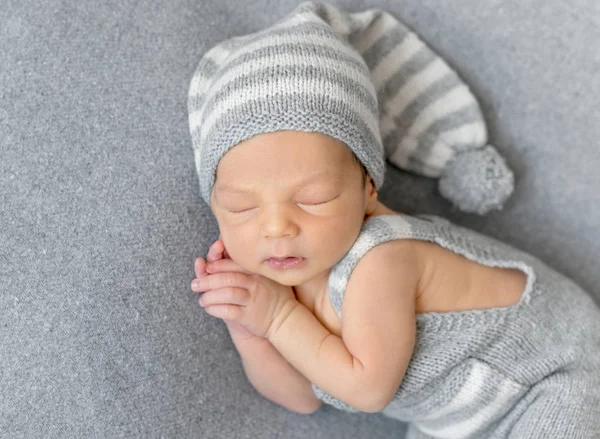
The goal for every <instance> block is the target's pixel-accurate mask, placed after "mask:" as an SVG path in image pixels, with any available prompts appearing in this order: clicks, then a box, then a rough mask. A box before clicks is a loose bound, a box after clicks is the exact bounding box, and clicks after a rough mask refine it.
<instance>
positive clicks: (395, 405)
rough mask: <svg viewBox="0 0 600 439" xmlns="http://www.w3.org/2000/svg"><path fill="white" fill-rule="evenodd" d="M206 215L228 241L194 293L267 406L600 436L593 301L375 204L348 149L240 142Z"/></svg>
mask: <svg viewBox="0 0 600 439" xmlns="http://www.w3.org/2000/svg"><path fill="white" fill-rule="evenodd" d="M210 205H211V209H212V211H213V213H214V215H215V217H216V218H217V221H218V224H219V229H220V231H221V239H220V240H219V241H217V242H216V243H215V244H214V245H213V246H212V247H211V249H210V251H209V255H208V264H206V263H205V261H204V259H202V258H199V259H198V260H197V261H196V275H197V279H195V280H194V283H193V285H192V289H193V290H194V291H196V292H204V293H203V294H202V296H201V297H200V304H201V306H202V307H204V309H205V310H206V312H207V313H209V314H211V315H213V316H215V317H220V318H222V319H224V320H225V322H226V323H227V325H228V328H229V330H230V333H231V336H232V339H233V341H234V343H235V345H236V347H237V349H238V350H239V352H240V354H241V356H242V360H243V364H244V369H245V371H246V373H247V375H248V378H249V379H250V381H251V382H252V383H253V384H254V385H255V386H256V388H257V390H258V391H259V392H260V393H261V394H263V395H264V396H265V397H267V398H269V399H271V400H273V401H274V402H277V403H279V404H281V405H283V406H284V407H287V408H289V409H291V410H294V411H297V412H300V413H310V412H313V411H314V410H316V409H317V408H318V407H319V405H320V402H319V400H318V399H317V396H315V394H316V395H318V396H319V397H320V398H322V399H324V400H325V401H327V402H329V403H331V404H333V405H335V406H337V407H338V408H341V409H344V410H350V411H353V410H360V411H364V412H378V411H383V413H385V414H388V415H390V416H393V417H395V418H397V419H401V420H405V421H412V422H413V424H411V429H414V431H415V433H416V432H417V431H418V433H419V434H420V435H413V436H411V437H448V438H459V437H519V438H520V437H594V435H588V436H585V435H583V434H581V435H578V433H579V432H580V431H583V429H584V428H589V429H590V430H589V431H592V432H594V434H596V433H597V432H598V428H599V426H600V421H598V419H599V418H598V417H597V415H598V414H599V410H598V409H599V407H600V392H599V389H600V387H599V385H600V361H599V358H600V357H599V356H598V347H600V341H599V340H600V312H598V310H597V309H596V307H595V305H594V304H593V302H592V301H591V300H590V299H589V298H588V296H587V295H586V294H585V293H584V292H582V291H581V290H580V289H579V288H578V287H577V286H576V285H574V284H573V283H571V282H570V281H568V280H567V279H565V278H561V277H560V276H559V275H558V274H556V273H553V272H551V271H550V269H549V268H548V267H546V266H544V265H543V264H541V263H540V262H539V261H536V260H535V259H534V258H532V257H531V256H527V255H524V254H522V253H520V252H518V251H516V250H513V249H510V248H508V247H505V246H503V245H502V244H500V243H498V242H496V241H494V240H493V239H491V238H486V237H483V236H481V235H478V234H476V233H475V232H470V231H468V230H466V229H462V228H459V227H458V226H455V225H452V224H450V223H449V222H447V221H445V220H442V219H440V218H435V217H427V219H425V218H422V219H421V218H418V217H409V216H407V215H403V214H401V213H398V212H394V211H393V210H391V209H389V208H387V207H385V206H384V205H383V204H382V203H381V202H379V201H378V200H377V192H376V190H375V188H374V185H373V182H372V180H371V179H370V177H369V175H368V174H366V173H365V170H364V168H363V166H361V165H360V164H359V163H357V160H356V159H355V158H354V156H353V154H352V153H351V151H350V150H349V149H348V148H347V147H346V146H345V145H344V144H343V143H342V142H340V141H338V140H336V139H333V138H331V137H329V136H326V135H324V134H321V133H316V132H313V133H306V132H295V131H280V132H273V133H268V134H260V135H256V136H254V137H252V138H250V139H248V140H246V141H243V142H241V143H240V144H238V145H237V146H236V147H234V148H233V149H231V150H230V151H229V152H228V153H227V154H226V155H225V156H224V157H223V158H222V159H221V161H220V163H219V165H218V168H217V179H216V183H215V186H214V189H213V191H212V193H211V199H210ZM377 221H379V222H377ZM432 221H433V222H432ZM390 231H391V232H392V233H390ZM225 248H226V249H227V252H226V254H224V252H225ZM224 256H225V258H224ZM351 265H354V268H353V269H352V267H350V270H349V271H351V275H350V276H349V278H348V279H347V285H346V286H345V288H343V286H342V288H339V286H338V283H339V282H340V281H344V280H346V279H345V278H344V271H347V270H348V267H349V266H351ZM332 268H333V270H332ZM336 270H337V271H336ZM346 277H347V276H346ZM275 283H276V284H278V285H276V284H275ZM336 288H337V289H336ZM342 299H343V301H342ZM311 383H314V384H315V385H314V386H312V385H311ZM510 431H512V434H511V435H510V436H509V435H508V433H509V432H510ZM546 431H547V432H548V434H547V435H546V434H542V433H543V432H546ZM557 432H560V433H561V434H557ZM562 433H565V434H564V435H562ZM427 434H428V435H427Z"/></svg>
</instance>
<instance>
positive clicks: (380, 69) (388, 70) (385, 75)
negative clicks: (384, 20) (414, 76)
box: [371, 32, 425, 90]
mask: <svg viewBox="0 0 600 439" xmlns="http://www.w3.org/2000/svg"><path fill="white" fill-rule="evenodd" d="M384 38H386V37H384ZM424 47H425V45H424V44H423V42H422V41H421V40H420V39H419V38H418V37H417V36H416V35H415V34H414V33H412V32H411V33H409V34H408V35H407V36H406V37H405V38H404V39H403V40H402V43H400V44H398V45H397V46H396V47H394V48H393V49H392V50H391V51H390V52H389V53H388V54H387V55H386V56H384V57H383V58H381V59H380V60H379V62H378V63H377V65H376V66H371V69H372V73H371V77H372V78H373V83H374V84H375V86H376V87H377V90H380V89H381V88H382V87H383V86H384V85H385V84H386V82H387V81H388V80H389V79H390V78H391V77H392V76H394V74H395V73H397V72H398V70H400V68H402V66H403V65H404V64H405V63H407V62H408V61H410V59H411V58H412V57H413V56H415V55H416V54H417V53H418V52H419V51H420V50H421V49H423V48H424Z"/></svg>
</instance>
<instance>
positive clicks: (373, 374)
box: [269, 241, 419, 412]
mask: <svg viewBox="0 0 600 439" xmlns="http://www.w3.org/2000/svg"><path fill="white" fill-rule="evenodd" d="M410 246H411V244H410V241H392V242H388V243H384V244H380V245H378V246H376V247H375V248H373V249H371V250H370V251H368V252H367V254H366V255H365V256H363V257H362V259H361V260H360V261H359V263H358V264H357V266H356V268H355V269H354V271H353V272H352V275H351V277H350V279H349V282H348V286H347V288H346V293H345V297H344V301H343V307H342V337H338V336H336V335H334V334H331V333H330V332H329V331H328V330H327V329H326V328H325V327H324V326H323V325H322V324H321V323H320V322H319V321H318V320H317V318H316V317H315V316H314V315H313V314H312V313H311V312H310V311H309V310H308V309H307V308H306V307H304V306H303V305H301V304H298V305H297V306H296V307H295V308H293V310H292V311H291V312H290V313H289V314H288V315H286V316H282V318H281V319H280V321H277V322H275V323H274V325H273V327H274V328H275V329H274V330H273V331H272V332H271V333H270V334H269V340H270V341H271V343H273V345H274V346H275V348H276V349H277V350H278V351H279V352H280V353H281V354H282V355H283V357H284V358H285V359H286V360H287V361H289V362H290V363H291V365H292V366H294V367H295V368H296V369H298V371H299V372H300V373H301V374H302V375H304V376H305V377H306V378H308V379H309V380H310V381H311V382H312V383H314V384H315V385H316V386H317V387H319V388H320V389H322V390H323V391H325V392H327V393H329V394H330V395H331V396H333V397H335V398H337V399H339V400H340V401H342V402H344V403H346V404H347V405H349V406H351V407H353V408H355V409H357V410H360V411H363V412H377V411H380V410H382V409H383V408H384V407H385V406H386V405H387V404H388V403H389V402H390V401H391V400H392V398H393V397H394V395H395V393H396V391H397V389H398V386H399V385H400V383H401V381H402V378H403V377H404V373H405V372H406V368H407V366H408V363H409V361H410V358H411V356H412V350H413V347H414V342H415V332H416V329H415V292H416V289H417V284H418V282H419V270H418V267H417V266H416V261H415V258H414V257H412V252H411V251H410V249H411V247H410Z"/></svg>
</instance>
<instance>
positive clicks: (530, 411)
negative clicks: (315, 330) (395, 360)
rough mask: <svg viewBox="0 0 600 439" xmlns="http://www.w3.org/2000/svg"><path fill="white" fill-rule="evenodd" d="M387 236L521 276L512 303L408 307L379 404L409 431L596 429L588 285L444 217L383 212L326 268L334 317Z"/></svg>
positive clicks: (595, 319) (597, 433)
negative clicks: (401, 351) (406, 352)
mask: <svg viewBox="0 0 600 439" xmlns="http://www.w3.org/2000/svg"><path fill="white" fill-rule="evenodd" d="M394 239H418V240H424V241H430V242H434V243H436V244H438V245H440V246H442V247H444V248H446V249H448V250H451V251H452V252H454V253H457V254H459V255H462V256H464V257H465V258H467V259H470V260H472V261H475V262H478V263H480V264H483V265H487V266H491V267H505V268H516V269H518V270H521V271H522V272H524V273H525V274H526V275H527V283H526V287H525V291H524V292H523V294H522V297H521V300H520V301H519V302H518V303H517V304H515V305H512V306H509V307H506V308H493V309H487V310H470V311H459V312H446V313H424V314H417V333H416V345H415V348H414V352H413V355H412V358H411V361H410V364H409V366H408V370H407V371H406V375H405V377H404V379H403V381H402V384H401V385H400V387H399V389H398V391H397V392H396V395H395V397H394V399H393V400H392V402H390V404H389V405H388V406H387V407H386V408H385V409H384V410H383V413H384V414H385V415H387V416H390V417H393V418H396V419H399V420H402V421H406V422H409V424H410V427H409V433H408V436H407V437H408V438H449V439H461V438H477V439H479V438H518V439H525V438H549V439H550V438H551V439H554V438H556V439H558V438H561V439H562V438H586V439H588V438H589V439H591V438H600V310H599V309H598V307H597V306H596V305H595V303H594V302H593V300H592V299H591V298H590V296H589V295H588V294H586V293H585V292H584V291H582V290H581V289H580V288H579V287H578V286H577V285H576V284H575V283H574V282H573V281H571V280H569V279H567V278H566V277H564V276H562V275H560V274H558V273H557V272H556V271H553V270H552V269H550V268H549V267H548V266H546V265H545V264H544V263H542V262H541V261H539V260H538V259H536V258H534V257H533V256H531V255H528V254H526V253H523V252H521V251H519V250H517V249H514V248H512V247H510V246H508V245H506V244H503V243H501V242H499V241H497V240H495V239H493V238H491V237H488V236H485V235H481V234H479V233H477V232H474V231H472V230H469V229H466V228H463V227H460V226H458V225H455V224H453V223H451V222H449V221H447V220H445V219H442V218H439V217H436V216H433V215H421V216H407V215H383V216H377V217H371V218H369V219H368V220H367V221H365V222H364V223H363V226H362V229H361V232H360V235H359V237H358V239H357V241H356V242H355V244H354V245H353V247H352V248H351V249H350V250H349V251H348V253H347V254H346V255H345V256H344V258H343V259H342V260H340V261H339V262H338V263H337V264H336V265H335V266H334V267H333V269H332V271H331V274H330V277H329V296H330V300H331V303H332V305H333V307H334V309H335V310H336V312H337V313H338V315H339V316H340V317H342V318H343V316H342V315H341V310H342V302H343V299H344V292H345V290H346V285H347V283H348V279H349V278H350V274H351V273H352V270H353V269H354V267H355V266H356V264H357V262H358V261H359V260H360V258H361V257H362V256H363V255H364V254H365V253H366V252H367V251H369V250H370V249H371V248H373V247H374V246H376V245H378V244H381V243H383V242H387V241H390V240H394ZM313 390H314V392H315V394H316V395H317V396H318V397H319V398H320V399H322V400H323V401H324V402H326V403H328V404H331V405H333V406H335V407H337V408H339V409H341V410H347V411H356V410H354V409H353V408H351V407H349V406H347V405H346V404H344V403H343V402H341V401H339V400H338V399H336V398H333V397H331V396H330V395H328V394H326V393H324V392H323V391H322V390H321V389H319V388H318V387H317V386H315V385H314V384H313Z"/></svg>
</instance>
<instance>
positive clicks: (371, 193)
mask: <svg viewBox="0 0 600 439" xmlns="http://www.w3.org/2000/svg"><path fill="white" fill-rule="evenodd" d="M365 203H366V210H367V213H369V214H371V213H372V212H373V211H374V210H375V208H376V207H377V203H378V201H377V188H376V187H375V182H374V181H373V179H372V178H371V176H370V175H369V174H367V178H366V181H365Z"/></svg>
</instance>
